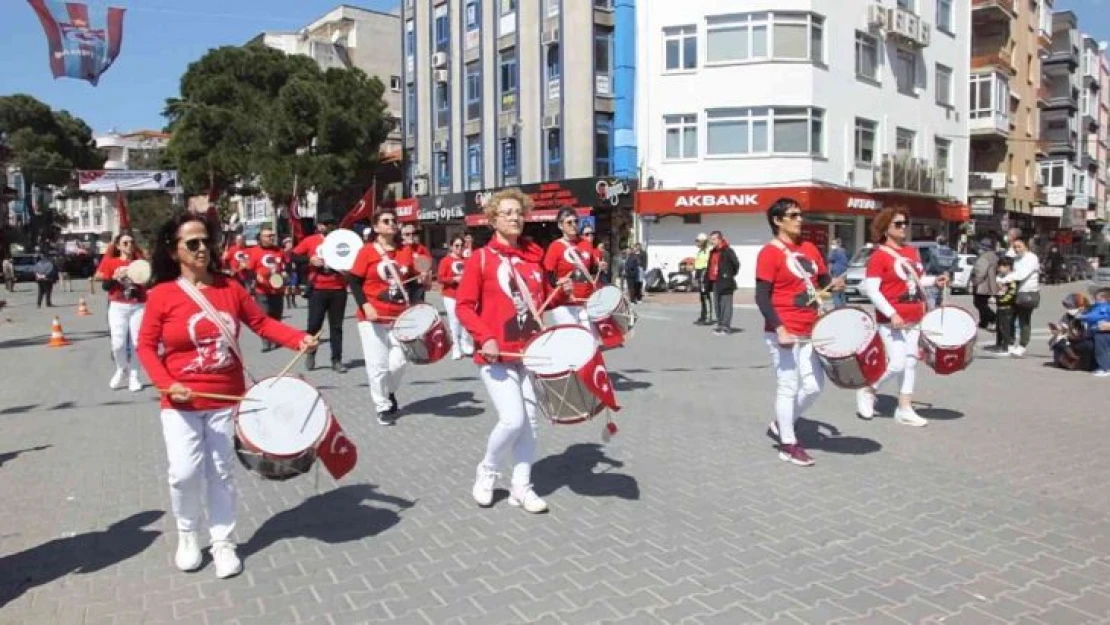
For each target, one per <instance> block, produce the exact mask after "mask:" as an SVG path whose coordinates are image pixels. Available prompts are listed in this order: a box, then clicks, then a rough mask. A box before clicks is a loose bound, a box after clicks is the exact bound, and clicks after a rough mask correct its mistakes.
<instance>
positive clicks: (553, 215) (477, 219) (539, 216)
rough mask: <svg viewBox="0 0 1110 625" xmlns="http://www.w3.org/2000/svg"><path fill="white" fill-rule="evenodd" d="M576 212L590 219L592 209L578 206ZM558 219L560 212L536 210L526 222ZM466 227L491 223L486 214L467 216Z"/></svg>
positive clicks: (529, 215)
mask: <svg viewBox="0 0 1110 625" xmlns="http://www.w3.org/2000/svg"><path fill="white" fill-rule="evenodd" d="M574 210H575V211H576V212H577V213H578V216H579V217H588V216H589V215H590V212H591V210H592V209H590V208H582V207H581V206H578V207H575V209H574ZM558 217H559V211H558V210H534V211H532V212H531V213H529V214H528V218H527V219H526V220H525V221H527V222H529V223H537V222H553V221H555V220H556V219H558ZM466 225H468V226H486V225H489V221H488V220H487V219H486V215H485V213H479V214H477V215H467V216H466Z"/></svg>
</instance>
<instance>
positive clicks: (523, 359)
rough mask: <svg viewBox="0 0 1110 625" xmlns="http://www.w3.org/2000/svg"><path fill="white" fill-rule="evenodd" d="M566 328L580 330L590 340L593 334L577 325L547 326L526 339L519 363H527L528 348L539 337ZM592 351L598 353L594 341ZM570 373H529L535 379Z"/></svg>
mask: <svg viewBox="0 0 1110 625" xmlns="http://www.w3.org/2000/svg"><path fill="white" fill-rule="evenodd" d="M566 328H570V329H575V330H581V331H583V332H585V333H587V334H589V335H590V338H593V333H591V332H590V331H589V330H587V329H586V328H583V327H582V326H580V325H578V324H577V323H560V324H559V325H554V326H547V327H546V328H544V329H543V330H540V332H539V333H538V334H536V335H535V336H533V337H532V338H530V339H528V342H527V343H525V344H524V348H523V349H521V350H520V353H521V357H520V362H521V364H524V363H525V362H527V361H528V348H529V347H530V346H531V345H532V343H534V342H535V341H537V340H538V339H539V338H540V337H541V336H543V335H545V334H548V333H550V332H552V331H553V330H559V329H566ZM594 351H595V352H597V351H598V350H597V344H596V341H595V343H594ZM587 362H588V361H587ZM524 366H525V367H528V365H524ZM529 371H531V368H530V367H529ZM571 371H572V370H571V369H565V370H563V371H560V372H559V373H557V374H556V373H537V372H535V371H531V373H532V375H534V376H536V377H537V378H545V379H547V378H552V379H558V378H561V377H563V376H564V375H567V374H569V373H571Z"/></svg>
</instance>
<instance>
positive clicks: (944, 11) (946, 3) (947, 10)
mask: <svg viewBox="0 0 1110 625" xmlns="http://www.w3.org/2000/svg"><path fill="white" fill-rule="evenodd" d="M937 29H938V30H943V31H944V32H946V33H950V32H952V0H937Z"/></svg>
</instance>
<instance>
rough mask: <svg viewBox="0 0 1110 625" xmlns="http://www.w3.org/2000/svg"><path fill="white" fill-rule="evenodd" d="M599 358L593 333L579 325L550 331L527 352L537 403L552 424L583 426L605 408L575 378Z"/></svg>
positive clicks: (537, 338)
mask: <svg viewBox="0 0 1110 625" xmlns="http://www.w3.org/2000/svg"><path fill="white" fill-rule="evenodd" d="M596 354H597V342H596V341H595V340H594V335H593V333H591V332H590V331H589V330H587V329H585V328H583V327H582V326H576V325H562V326H555V327H553V328H548V329H547V330H544V331H543V332H541V333H539V334H538V335H536V336H535V337H534V338H533V339H532V340H531V341H529V342H528V345H527V346H526V347H525V348H524V357H523V358H522V360H523V362H524V366H525V367H527V368H528V370H529V371H531V372H532V377H533V381H534V383H535V386H536V403H538V404H539V406H540V409H541V410H543V413H544V414H545V415H547V418H548V419H550V420H551V422H552V423H559V424H570V423H581V422H583V421H586V420H589V419H592V418H593V417H594V416H596V415H597V414H598V413H600V412H601V411H602V409H603V408H604V407H605V406H604V404H602V403H601V400H600V399H598V398H597V396H596V395H594V394H593V393H591V392H590V390H589V389H588V388H587V387H586V385H585V384H583V383H582V381H581V380H580V379H579V378H578V375H577V374H576V372H577V371H578V370H579V369H581V368H582V367H583V366H585V365H586V364H587V363H588V362H590V360H591V359H593V357H594V355H596Z"/></svg>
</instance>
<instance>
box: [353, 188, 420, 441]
mask: <svg viewBox="0 0 1110 625" xmlns="http://www.w3.org/2000/svg"><path fill="white" fill-rule="evenodd" d="M373 224H374V232H375V236H374V238H372V239H371V240H370V241H368V242H367V243H366V245H364V246H362V249H360V250H359V251H358V256H356V257H355V265H354V267H352V268H351V273H350V274H348V275H347V281H348V283H349V284H350V286H351V293H352V295H354V298H355V302H356V303H357V304H358V309H357V311H356V316H357V317H358V336H359V338H360V339H362V357H363V358H364V359H365V360H366V377H367V378H368V382H369V385H370V399H371V400H373V402H374V410H376V411H377V415H378V423H379V424H381V425H393V424H395V423H396V422H397V411H398V406H397V396H396V392H397V387H398V386H400V384H401V375H402V374H403V373H404V369H405V365H406V364H407V362H406V361H405V354H404V352H402V351H401V346H400V344H398V343H397V340H396V339H395V338H393V335H392V333H391V332H390V329H391V328H392V327H393V320H394V319H396V318H397V315H400V314H401V313H403V312H404V311H405V309H406V308H408V307H409V298H408V293H407V291H406V290H405V284H404V282H405V280H406V279H408V278H411V277H413V276H415V275H416V271H415V269H414V268H413V266H412V255H411V254H410V253H409V252H408V251H407V250H406V248H404V247H402V246H401V245H400V244H399V242H398V240H397V213H395V212H394V211H393V209H392V208H383V209H380V210H379V211H378V213H377V214H376V215H375V216H374V221H373Z"/></svg>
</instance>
